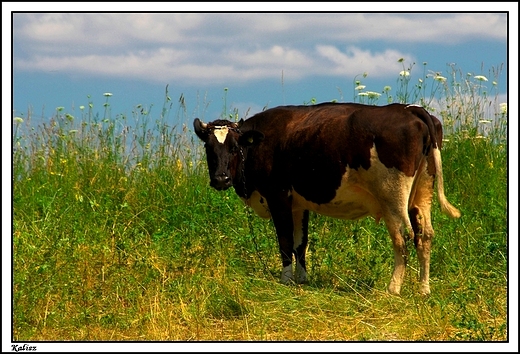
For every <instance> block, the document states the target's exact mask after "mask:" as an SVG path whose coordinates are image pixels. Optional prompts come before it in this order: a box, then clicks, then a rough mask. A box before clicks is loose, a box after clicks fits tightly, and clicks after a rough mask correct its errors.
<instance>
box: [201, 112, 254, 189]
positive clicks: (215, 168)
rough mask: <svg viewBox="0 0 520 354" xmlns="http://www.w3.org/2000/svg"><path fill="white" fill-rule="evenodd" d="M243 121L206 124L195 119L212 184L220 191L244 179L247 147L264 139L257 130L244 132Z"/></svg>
mask: <svg viewBox="0 0 520 354" xmlns="http://www.w3.org/2000/svg"><path fill="white" fill-rule="evenodd" d="M243 122H244V121H243V120H241V121H240V122H238V123H233V122H230V121H228V120H223V119H220V120H216V121H214V122H211V123H207V124H205V123H203V122H201V121H200V119H198V118H195V121H194V122H193V126H194V128H195V133H196V134H197V136H198V137H199V138H200V140H202V141H203V142H204V147H205V148H206V158H207V160H208V169H209V178H210V186H212V187H213V188H215V189H217V190H226V189H228V188H229V187H231V186H232V185H233V182H234V181H237V180H238V179H240V178H241V169H242V168H243V164H244V161H243V160H244V159H245V156H246V151H245V150H246V148H248V147H250V146H253V145H255V144H257V143H259V142H260V141H262V139H263V138H264V135H263V134H262V133H261V132H259V131H256V130H248V131H241V129H240V127H241V126H242V123H243Z"/></svg>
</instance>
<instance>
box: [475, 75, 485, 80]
mask: <svg viewBox="0 0 520 354" xmlns="http://www.w3.org/2000/svg"><path fill="white" fill-rule="evenodd" d="M473 77H474V78H475V80H478V81H488V79H487V77H485V76H482V75H475V76H473Z"/></svg>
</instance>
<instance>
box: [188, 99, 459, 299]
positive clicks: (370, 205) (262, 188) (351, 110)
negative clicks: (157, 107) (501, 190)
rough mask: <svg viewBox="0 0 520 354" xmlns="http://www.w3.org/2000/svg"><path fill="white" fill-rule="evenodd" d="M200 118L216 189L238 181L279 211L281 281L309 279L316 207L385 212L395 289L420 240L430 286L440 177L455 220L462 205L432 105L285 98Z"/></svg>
mask: <svg viewBox="0 0 520 354" xmlns="http://www.w3.org/2000/svg"><path fill="white" fill-rule="evenodd" d="M193 125H194V129H195V133H196V135H197V136H198V137H199V138H200V139H201V140H202V141H203V142H204V146H205V151H206V158H207V165H208V170H209V177H210V185H211V187H213V188H215V189H216V190H226V189H228V188H230V187H234V189H235V192H236V193H237V195H238V196H239V197H240V198H241V199H242V200H243V201H244V202H245V203H246V204H247V205H248V206H249V207H251V208H252V209H253V210H254V211H255V213H256V214H258V215H259V216H260V217H262V218H272V220H273V223H274V227H275V230H276V234H277V238H278V244H279V250H280V254H281V258H282V272H281V278H280V281H281V282H282V283H284V284H289V283H306V282H307V281H308V279H307V271H306V266H305V252H306V249H307V243H308V223H309V211H312V212H315V213H318V214H321V215H326V216H330V217H334V218H341V219H347V220H355V219H359V218H363V217H366V216H372V217H373V218H374V219H375V220H376V222H379V220H380V219H383V220H384V223H385V225H386V228H387V229H388V232H389V234H390V238H391V240H392V245H393V249H394V269H393V274H392V278H391V279H390V282H389V285H388V288H387V290H388V292H389V293H390V294H394V295H399V294H400V290H401V286H402V283H403V279H404V275H405V268H406V262H407V259H408V255H409V253H408V250H407V247H406V243H407V240H412V239H413V240H414V244H415V247H416V250H417V255H418V259H419V263H420V275H419V278H420V279H419V293H421V294H425V295H427V294H429V293H430V285H429V274H430V250H431V242H432V238H433V234H434V231H433V228H432V223H431V204H432V199H433V192H434V184H435V182H436V184H437V197H438V201H439V204H440V208H441V211H442V212H443V213H445V214H447V215H448V216H450V217H452V218H458V217H460V216H461V213H460V211H459V210H458V209H457V208H455V207H454V206H453V205H451V204H450V203H449V202H448V200H447V199H446V197H445V194H444V182H443V175H442V162H441V144H442V125H441V122H440V121H439V120H438V119H437V118H436V117H434V116H433V115H430V114H429V113H428V112H427V111H426V110H425V109H424V108H422V107H420V106H417V105H405V104H397V103H396V104H390V105H387V106H370V105H363V104H359V103H320V104H316V105H305V106H279V107H275V108H271V109H267V110H265V111H263V112H260V113H257V114H255V115H254V116H252V117H251V118H248V119H246V120H243V119H241V120H240V121H239V122H231V121H229V120H224V119H219V120H215V121H213V122H210V123H203V122H202V121H201V120H200V119H198V118H196V119H195V120H194V122H193ZM435 179H436V181H435ZM293 255H294V260H295V263H296V264H295V267H294V271H293Z"/></svg>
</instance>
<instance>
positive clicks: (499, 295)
mask: <svg viewBox="0 0 520 354" xmlns="http://www.w3.org/2000/svg"><path fill="white" fill-rule="evenodd" d="M412 70H416V69H414V68H413V66H409V67H405V66H404V63H403V71H402V72H401V73H400V74H399V76H398V78H397V80H396V89H393V88H391V87H390V86H386V87H385V88H383V89H382V90H380V91H377V92H375V91H367V90H365V87H364V85H363V77H364V76H363V75H360V76H359V77H356V78H355V79H354V81H353V86H354V92H355V96H354V98H353V100H354V101H357V102H364V103H368V104H386V103H387V102H406V103H417V104H421V105H422V106H424V107H426V108H427V109H428V110H429V111H430V112H431V113H432V114H434V115H436V116H438V117H439V118H441V119H442V120H443V124H444V141H443V150H442V154H443V155H442V157H443V166H444V180H445V188H446V195H447V197H448V199H449V200H450V201H451V202H452V203H453V204H454V205H455V206H456V207H458V208H459V209H460V210H461V212H462V217H461V218H460V219H450V218H448V217H446V216H445V215H443V214H441V213H440V210H439V206H438V203H437V200H436V199H434V205H433V227H434V229H435V231H436V233H435V238H434V240H433V249H432V258H431V264H432V266H431V283H430V284H431V289H432V294H431V295H430V296H428V297H424V296H421V295H419V294H418V292H417V289H418V260H417V257H416V254H415V250H414V249H413V246H412V245H410V246H409V249H410V252H411V256H410V260H409V264H408V268H407V275H406V279H405V282H404V284H403V289H402V294H401V296H392V295H389V294H388V293H387V292H386V286H387V284H388V281H389V280H390V276H391V272H392V269H393V250H392V247H391V242H390V238H389V236H388V234H387V231H386V229H385V227H384V223H381V224H380V225H378V224H376V223H375V222H374V220H373V219H368V218H367V219H363V220H358V221H342V220H336V219H331V218H327V217H323V216H319V215H311V219H310V225H309V238H310V245H309V259H308V273H309V283H308V284H306V285H294V286H285V285H281V284H279V282H278V279H279V272H280V259H279V254H278V246H277V241H276V234H275V232H274V227H273V225H272V222H271V221H267V220H262V219H260V218H258V217H256V216H254V215H253V214H252V213H251V211H249V210H248V209H247V208H246V207H245V206H244V204H243V203H242V202H241V201H240V200H239V198H238V197H237V196H236V195H235V193H234V191H233V190H232V189H230V190H228V191H226V192H217V191H215V190H213V189H211V188H210V187H209V178H208V173H207V167H206V162H205V156H204V152H203V150H202V146H201V145H202V144H201V143H200V142H199V141H198V140H197V139H196V137H195V134H194V133H193V131H192V128H191V126H192V125H191V124H192V121H193V118H195V117H191V116H190V114H189V113H188V108H187V103H186V102H185V101H184V100H183V97H182V96H181V98H180V99H179V100H176V101H174V100H172V99H171V97H170V96H169V93H168V90H166V92H165V98H164V106H163V107H162V110H161V111H160V112H157V113H156V114H152V113H150V112H148V111H147V107H143V106H140V105H139V106H136V107H135V108H134V110H133V112H132V115H131V116H124V115H118V114H116V115H114V114H113V113H112V112H111V110H110V93H106V94H105V98H106V101H105V102H103V103H102V104H103V106H102V108H100V110H99V111H96V108H97V106H95V104H96V105H97V103H96V102H93V101H92V100H91V101H90V102H89V104H88V106H85V107H79V110H78V111H76V112H67V111H66V110H65V109H64V108H62V107H58V108H56V111H55V113H54V114H53V117H52V119H51V120H50V121H46V122H40V123H38V124H34V123H33V119H32V117H31V112H28V114H27V115H25V116H23V117H15V118H14V120H13V155H12V157H13V170H12V187H13V194H12V198H13V224H12V231H13V233H12V255H13V259H12V266H13V269H12V281H13V283H12V304H13V307H12V309H13V312H12V340H13V341H120V340H125V341H507V340H508V338H509V337H508V336H509V331H508V315H509V310H508V276H509V272H508V256H509V251H508V226H507V223H508V204H507V202H508V194H507V192H508V190H507V185H508V174H507V153H508V147H507V135H508V134H507V106H506V105H504V104H503V103H502V102H500V101H499V100H498V92H496V90H495V86H496V83H495V82H493V81H495V80H497V77H499V75H498V73H499V71H500V70H499V68H494V69H492V71H490V73H489V74H488V75H486V76H484V75H468V74H466V73H463V72H462V71H460V70H458V69H456V68H453V70H451V71H448V74H445V75H444V76H443V75H442V74H440V73H433V72H429V71H427V70H426V68H424V69H423V74H422V76H420V78H419V79H416V78H414V79H412V78H413V77H414V75H411V73H412ZM414 73H415V72H414ZM306 103H307V104H313V103H315V102H313V99H310V101H309V102H306ZM296 104H300V103H299V102H297V103H296ZM222 116H223V117H226V118H229V117H231V119H235V117H236V116H237V112H233V111H231V112H230V111H229V110H228V109H224V110H223V112H222ZM216 118H218V117H211V118H208V119H206V121H208V120H213V119H216ZM172 122H175V123H172Z"/></svg>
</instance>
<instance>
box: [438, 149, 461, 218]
mask: <svg viewBox="0 0 520 354" xmlns="http://www.w3.org/2000/svg"><path fill="white" fill-rule="evenodd" d="M433 161H435V177H436V178H437V198H438V199H439V204H440V205H441V211H442V212H443V213H444V214H446V215H448V216H450V217H452V218H460V210H459V209H457V208H455V207H454V206H453V205H451V204H450V202H448V199H446V196H445V195H444V178H443V176H442V160H441V149H439V146H438V145H437V146H436V147H434V148H433Z"/></svg>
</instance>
